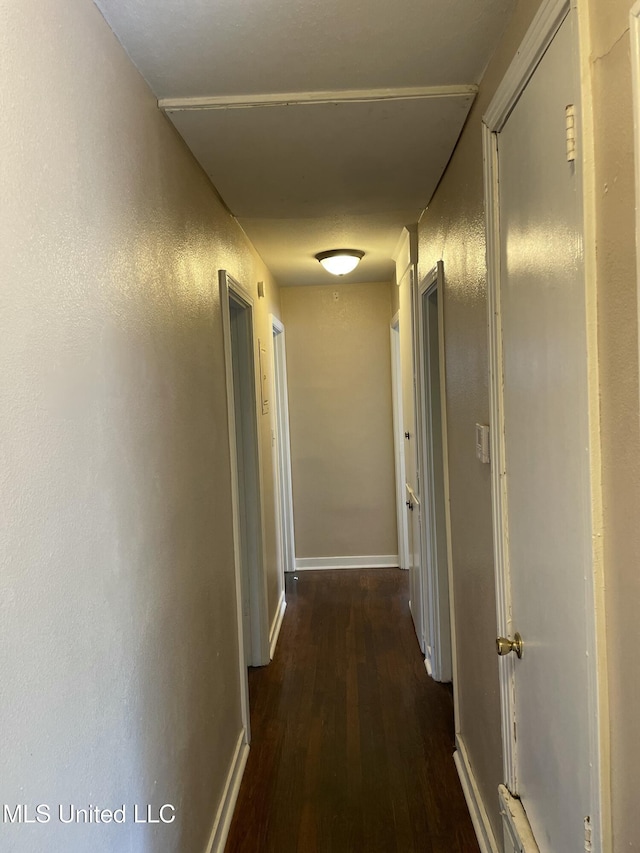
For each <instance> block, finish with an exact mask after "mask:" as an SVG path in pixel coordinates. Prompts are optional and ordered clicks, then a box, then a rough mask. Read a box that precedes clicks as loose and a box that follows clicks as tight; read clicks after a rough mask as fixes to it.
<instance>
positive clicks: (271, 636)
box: [269, 590, 287, 660]
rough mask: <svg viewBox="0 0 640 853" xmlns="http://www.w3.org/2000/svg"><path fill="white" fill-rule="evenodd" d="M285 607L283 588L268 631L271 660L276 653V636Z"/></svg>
mask: <svg viewBox="0 0 640 853" xmlns="http://www.w3.org/2000/svg"><path fill="white" fill-rule="evenodd" d="M286 609H287V602H286V601H285V600H284V590H282V592H281V593H280V601H279V602H278V607H277V609H276V615H275V616H274V618H273V622H272V624H271V630H270V631H269V656H270V658H271V660H273V656H274V654H275V653H276V644H277V642H278V637H279V636H280V628H282V620H283V619H284V611H285V610H286Z"/></svg>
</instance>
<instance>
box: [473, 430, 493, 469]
mask: <svg viewBox="0 0 640 853" xmlns="http://www.w3.org/2000/svg"><path fill="white" fill-rule="evenodd" d="M476 456H477V457H478V459H479V460H480V461H481V462H483V463H484V464H488V463H489V462H491V453H490V450H489V425H488V424H476Z"/></svg>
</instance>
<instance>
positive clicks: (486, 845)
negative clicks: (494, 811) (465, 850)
mask: <svg viewBox="0 0 640 853" xmlns="http://www.w3.org/2000/svg"><path fill="white" fill-rule="evenodd" d="M453 760H454V761H455V763H456V767H457V769H458V776H459V777H460V783H461V785H462V790H463V792H464V798H465V800H466V801H467V807H468V809H469V814H470V815H471V822H472V823H473V828H474V829H475V831H476V836H477V838H478V844H479V845H480V850H481V853H499V850H500V848H499V847H498V845H497V844H496V838H495V835H494V834H493V829H492V828H491V824H490V823H489V817H488V815H487V810H486V809H485V807H484V803H483V802H482V797H481V796H480V791H479V789H478V785H477V783H476V779H475V776H474V775H473V770H472V769H471V765H470V764H469V756H468V755H467V750H466V747H465V745H464V741H463V740H462V738H461V737H460V735H456V751H455V752H454V753H453Z"/></svg>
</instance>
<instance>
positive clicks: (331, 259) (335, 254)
mask: <svg viewBox="0 0 640 853" xmlns="http://www.w3.org/2000/svg"><path fill="white" fill-rule="evenodd" d="M362 258H364V252H361V251H360V250H359V249H331V250H330V251H328V252H318V254H317V255H316V260H317V261H320V263H321V264H322V266H323V267H324V268H325V269H326V270H327V272H330V273H331V274H332V275H346V274H347V273H348V272H351V271H352V270H354V269H355V268H356V267H357V266H358V264H359V263H360V261H361V260H362Z"/></svg>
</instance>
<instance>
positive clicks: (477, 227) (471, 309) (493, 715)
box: [418, 0, 539, 839]
mask: <svg viewBox="0 0 640 853" xmlns="http://www.w3.org/2000/svg"><path fill="white" fill-rule="evenodd" d="M538 5H539V4H538V3H537V2H529V0H528V1H527V2H521V3H520V4H519V6H518V7H517V8H516V11H515V13H514V15H513V18H512V19H511V21H510V22H509V25H508V28H507V30H506V32H505V35H504V37H503V38H502V40H501V42H500V45H499V47H498V50H497V51H496V53H495V55H494V57H493V59H492V61H491V63H490V64H489V67H488V68H487V71H486V73H485V76H484V79H483V81H482V84H481V87H480V93H479V95H478V97H477V99H476V101H475V103H474V106H473V108H472V111H471V114H470V116H469V120H468V122H467V124H466V126H465V129H464V131H463V134H462V136H461V139H460V141H459V143H458V147H457V149H456V151H455V154H454V156H453V158H452V160H451V162H450V164H449V167H448V169H447V172H446V173H445V176H444V178H443V180H442V181H441V183H440V186H439V187H438V190H437V192H436V194H435V197H434V198H433V199H432V201H431V203H430V205H429V207H428V209H427V210H426V211H425V212H424V213H423V215H422V218H421V221H420V225H419V253H418V257H419V277H420V278H421V277H422V276H424V275H425V274H426V273H427V272H428V271H429V270H430V269H431V268H432V267H433V266H434V264H435V263H436V262H437V261H438V260H443V261H444V278H445V287H444V323H445V332H444V335H445V357H446V383H447V428H448V442H449V478H450V493H451V535H452V561H453V592H454V598H455V611H456V647H457V659H458V679H459V693H458V703H459V712H460V729H461V734H462V738H463V740H464V742H465V745H466V747H467V750H468V753H469V760H470V763H471V766H472V768H473V771H474V774H475V776H476V780H477V782H478V785H479V788H480V793H481V795H482V797H483V800H484V803H485V806H486V808H487V811H488V813H489V817H490V820H491V823H492V826H493V828H494V832H495V835H496V838H497V839H501V838H502V829H501V824H500V815H499V812H498V805H497V788H498V785H499V784H500V782H502V781H503V779H502V776H503V774H502V739H501V731H500V704H499V690H498V664H497V657H496V653H495V636H496V609H495V592H494V566H493V532H492V514H491V472H490V468H489V466H488V465H482V464H480V463H479V462H478V460H477V459H476V456H475V438H474V428H475V424H476V422H478V423H488V422H489V386H488V333H487V304H486V261H485V223H484V201H483V192H484V190H483V175H482V136H481V120H482V114H483V112H484V111H485V110H486V108H487V106H488V104H489V102H490V100H491V98H492V96H493V93H494V92H495V89H496V87H497V85H498V84H499V83H500V81H501V79H502V77H503V76H504V72H505V71H506V69H507V67H508V65H509V63H510V61H511V59H512V57H513V55H514V53H515V51H516V50H517V48H518V46H519V44H520V42H521V41H522V38H523V37H524V35H525V32H526V30H527V27H528V25H529V23H530V22H531V19H532V18H533V16H534V14H535V12H536V11H537V7H538Z"/></svg>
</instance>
